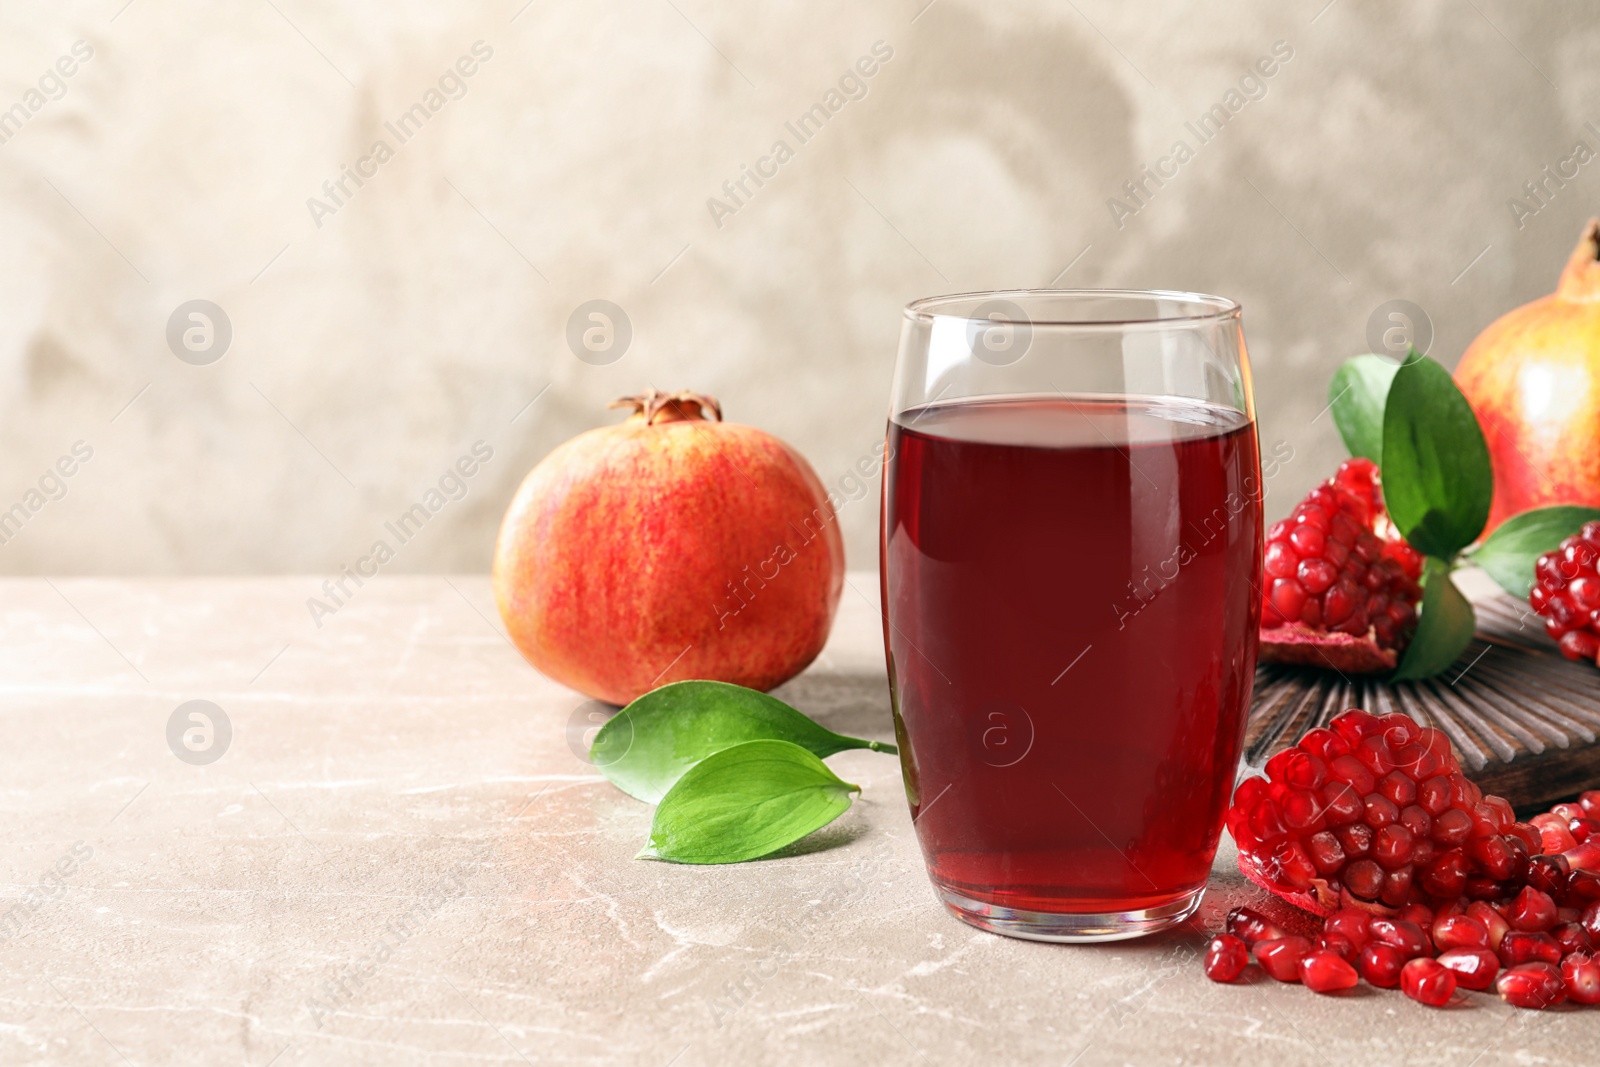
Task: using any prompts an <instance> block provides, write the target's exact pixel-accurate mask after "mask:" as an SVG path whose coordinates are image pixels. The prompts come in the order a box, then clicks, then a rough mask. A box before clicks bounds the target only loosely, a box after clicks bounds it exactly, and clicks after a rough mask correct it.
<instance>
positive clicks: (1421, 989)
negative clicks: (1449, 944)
mask: <svg viewBox="0 0 1600 1067" xmlns="http://www.w3.org/2000/svg"><path fill="white" fill-rule="evenodd" d="M1400 991H1401V992H1403V993H1404V994H1405V995H1406V996H1408V997H1410V998H1411V999H1412V1000H1414V1001H1416V1002H1417V1003H1419V1004H1426V1005H1428V1006H1429V1007H1430V1008H1439V1007H1443V1006H1444V1005H1445V1004H1446V1003H1448V1002H1449V1000H1450V998H1451V997H1452V996H1454V995H1455V992H1456V973H1455V972H1454V971H1452V970H1451V969H1450V968H1448V967H1446V966H1444V965H1443V964H1441V963H1440V962H1439V961H1438V960H1435V959H1430V958H1428V957H1425V956H1424V957H1419V958H1418V959H1414V960H1410V961H1408V962H1407V963H1406V965H1405V966H1404V967H1402V968H1400Z"/></svg>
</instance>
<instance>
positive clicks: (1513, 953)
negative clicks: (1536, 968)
mask: <svg viewBox="0 0 1600 1067" xmlns="http://www.w3.org/2000/svg"><path fill="white" fill-rule="evenodd" d="M1561 956H1562V952H1561V943H1560V942H1559V941H1557V940H1556V939H1555V938H1553V937H1551V936H1550V935H1549V934H1543V933H1530V932H1527V931H1523V930H1510V931H1507V933H1506V936H1505V937H1503V938H1501V940H1500V962H1501V963H1503V964H1505V965H1506V966H1507V967H1515V966H1517V965H1518V964H1522V963H1536V962H1542V963H1560V962H1561Z"/></svg>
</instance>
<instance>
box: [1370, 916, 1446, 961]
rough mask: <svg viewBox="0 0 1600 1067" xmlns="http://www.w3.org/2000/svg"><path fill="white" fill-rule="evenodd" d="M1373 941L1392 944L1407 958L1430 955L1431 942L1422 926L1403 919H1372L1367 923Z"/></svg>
mask: <svg viewBox="0 0 1600 1067" xmlns="http://www.w3.org/2000/svg"><path fill="white" fill-rule="evenodd" d="M1367 929H1368V931H1369V932H1370V933H1371V934H1372V939H1373V940H1374V941H1381V942H1383V943H1384V944H1386V945H1393V946H1394V947H1395V948H1397V949H1399V950H1400V951H1401V952H1403V953H1405V955H1406V958H1407V959H1413V958H1415V957H1417V956H1432V955H1433V942H1431V941H1429V940H1428V935H1427V934H1426V933H1425V932H1424V931H1423V929H1422V927H1420V926H1418V925H1417V924H1416V923H1414V922H1407V921H1406V920H1405V919H1373V920H1372V922H1371V923H1369V924H1368V925H1367Z"/></svg>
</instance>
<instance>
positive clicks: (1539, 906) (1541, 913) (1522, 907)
mask: <svg viewBox="0 0 1600 1067" xmlns="http://www.w3.org/2000/svg"><path fill="white" fill-rule="evenodd" d="M1506 922H1508V923H1510V924H1511V928H1512V929H1513V930H1527V931H1529V932H1540V931H1544V930H1548V929H1550V928H1551V927H1552V926H1554V925H1555V924H1556V902H1555V901H1554V900H1552V899H1550V894H1549V893H1544V892H1540V891H1539V890H1537V889H1535V888H1533V886H1531V885H1527V886H1523V887H1522V892H1520V893H1518V894H1517V896H1516V898H1515V899H1514V900H1512V901H1511V904H1510V905H1509V906H1508V907H1507V908H1506Z"/></svg>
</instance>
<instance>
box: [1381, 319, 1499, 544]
mask: <svg viewBox="0 0 1600 1067" xmlns="http://www.w3.org/2000/svg"><path fill="white" fill-rule="evenodd" d="M1493 495H1494V474H1493V473H1492V472H1491V470H1490V467H1489V447H1488V445H1486V444H1485V443H1484V440H1483V431H1482V430H1481V429H1479V428H1478V418H1477V416H1476V415H1474V414H1473V413H1472V407H1471V405H1469V404H1468V403H1467V398H1466V397H1464V396H1462V395H1461V390H1459V389H1457V388H1456V383H1455V381H1454V380H1453V379H1451V377H1450V372H1449V371H1447V370H1445V369H1444V368H1443V367H1441V366H1439V364H1437V363H1435V362H1434V361H1433V360H1431V359H1429V358H1427V357H1426V356H1423V355H1421V354H1419V353H1418V352H1417V351H1416V350H1415V349H1413V350H1412V351H1411V354H1410V355H1409V356H1407V357H1406V361H1405V363H1403V364H1402V365H1401V367H1400V370H1399V371H1398V372H1397V373H1396V374H1395V376H1394V383H1393V384H1392V385H1390V387H1389V400H1388V403H1387V404H1385V406H1384V410H1383V500H1384V503H1385V504H1386V505H1387V506H1388V509H1389V517H1390V518H1391V519H1393V520H1394V524H1395V525H1396V526H1397V527H1399V528H1400V533H1401V534H1402V535H1404V537H1405V539H1406V540H1407V541H1409V542H1411V546H1412V547H1413V548H1415V549H1416V550H1417V551H1419V552H1424V553H1426V554H1428V555H1430V556H1436V557H1438V558H1439V559H1442V560H1450V559H1453V558H1454V557H1455V554H1456V553H1457V552H1459V551H1461V550H1462V549H1463V548H1465V547H1466V546H1467V545H1470V544H1471V543H1472V542H1473V540H1474V539H1475V538H1476V537H1477V536H1478V535H1479V534H1480V533H1482V532H1483V524H1484V523H1485V522H1486V521H1487V520H1488V518H1489V499H1490V497H1492V496H1493Z"/></svg>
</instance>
